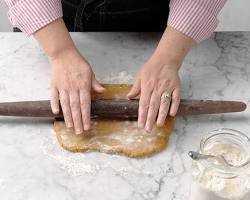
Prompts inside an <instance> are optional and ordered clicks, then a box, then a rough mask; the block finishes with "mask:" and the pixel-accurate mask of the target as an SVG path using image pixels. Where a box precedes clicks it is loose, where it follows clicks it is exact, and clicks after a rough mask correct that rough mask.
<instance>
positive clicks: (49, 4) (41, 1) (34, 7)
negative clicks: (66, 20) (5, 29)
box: [5, 0, 63, 35]
mask: <svg viewBox="0 0 250 200" xmlns="http://www.w3.org/2000/svg"><path fill="white" fill-rule="evenodd" d="M5 2H6V4H7V6H8V7H9V12H8V16H9V19H10V22H11V23H12V25H13V26H14V27H17V28H19V29H21V30H22V31H23V32H25V33H27V34H29V35H30V34H33V33H34V32H36V31H37V30H39V29H41V28H42V27H44V26H46V25H47V24H49V23H51V22H53V21H55V20H56V19H58V18H60V17H62V15H63V13H62V5H61V0H5Z"/></svg>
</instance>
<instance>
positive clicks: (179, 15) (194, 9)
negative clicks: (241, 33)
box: [5, 0, 226, 43]
mask: <svg viewBox="0 0 250 200" xmlns="http://www.w3.org/2000/svg"><path fill="white" fill-rule="evenodd" d="M5 2H6V4H7V5H8V7H9V12H8V16H9V19H10V22H11V23H12V25H13V26H15V27H18V28H19V29H21V30H22V31H23V32H25V33H27V34H29V35H31V34H33V33H34V32H36V31H37V30H39V29H41V28H42V27H44V26H46V25H47V24H49V23H51V22H53V21H55V20H56V19H58V18H60V17H62V16H63V12H62V5H61V0H5ZM225 2H226V0H171V2H170V11H169V17H168V26H170V27H172V28H174V29H175V30H177V31H179V32H181V33H183V34H185V35H186V36H189V37H191V38H192V39H194V40H195V41H196V42H197V43H199V42H200V41H202V40H204V39H206V38H208V37H209V36H210V35H211V34H212V33H213V31H214V30H215V28H216V27H217V25H218V23H219V21H218V19H217V16H218V14H219V12H220V10H221V9H222V8H223V6H224V4H225Z"/></svg>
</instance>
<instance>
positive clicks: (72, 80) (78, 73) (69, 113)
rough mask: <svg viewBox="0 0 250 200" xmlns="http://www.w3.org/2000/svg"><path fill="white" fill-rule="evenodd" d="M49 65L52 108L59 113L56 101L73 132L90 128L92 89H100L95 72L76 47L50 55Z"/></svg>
mask: <svg viewBox="0 0 250 200" xmlns="http://www.w3.org/2000/svg"><path fill="white" fill-rule="evenodd" d="M49 61H50V64H51V66H52V79H51V108H52V111H53V113H54V114H58V113H59V100H60V104H61V107H62V111H63V115H64V120H65V123H66V126H67V127H68V128H71V127H74V129H75V132H76V134H80V133H82V132H83V130H85V131H86V130H89V129H90V106H91V90H93V91H95V92H98V93H100V92H103V91H104V90H105V89H104V88H103V87H102V86H101V85H100V84H99V83H98V82H97V80H96V78H95V75H94V73H93V71H92V69H91V67H90V65H89V63H88V62H87V61H86V60H85V59H84V57H83V56H81V54H80V53H79V52H78V50H77V49H76V47H75V46H72V47H70V48H67V49H65V50H63V51H61V52H59V53H57V54H56V55H55V56H53V57H49Z"/></svg>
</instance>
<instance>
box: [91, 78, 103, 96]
mask: <svg viewBox="0 0 250 200" xmlns="http://www.w3.org/2000/svg"><path fill="white" fill-rule="evenodd" d="M92 89H93V90H94V91H95V92H97V93H102V92H104V91H105V90H106V89H105V88H104V87H102V86H101V84H100V83H98V81H97V80H96V79H95V77H93V79H92Z"/></svg>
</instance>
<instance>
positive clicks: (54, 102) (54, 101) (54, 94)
mask: <svg viewBox="0 0 250 200" xmlns="http://www.w3.org/2000/svg"><path fill="white" fill-rule="evenodd" d="M50 106H51V109H52V112H53V113H54V114H58V113H59V94H58V90H57V89H56V88H52V89H51V92H50Z"/></svg>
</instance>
